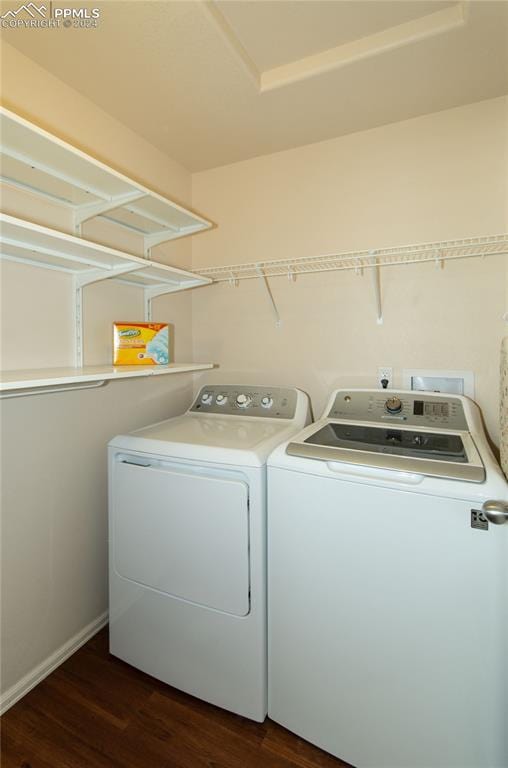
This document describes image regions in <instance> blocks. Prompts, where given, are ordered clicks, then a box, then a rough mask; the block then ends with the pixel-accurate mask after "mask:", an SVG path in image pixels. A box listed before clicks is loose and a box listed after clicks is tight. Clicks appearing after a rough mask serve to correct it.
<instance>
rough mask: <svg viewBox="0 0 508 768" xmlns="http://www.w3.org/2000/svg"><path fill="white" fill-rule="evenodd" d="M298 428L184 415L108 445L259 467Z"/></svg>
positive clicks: (266, 420)
mask: <svg viewBox="0 0 508 768" xmlns="http://www.w3.org/2000/svg"><path fill="white" fill-rule="evenodd" d="M301 426H302V425H301V424H295V423H294V422H291V421H290V422H289V423H288V421H285V422H283V421H280V420H279V421H276V420H273V421H271V420H268V419H257V418H250V419H249V418H240V417H238V416H235V417H224V418H221V417H220V416H209V417H207V416H205V415H203V414H199V415H197V414H193V413H186V414H184V415H183V416H178V417H176V418H173V419H168V420H167V421H161V422H158V423H157V424H152V425H150V426H149V427H144V428H143V429H138V430H137V431H136V432H131V433H130V434H128V435H118V436H117V437H115V438H113V440H112V441H111V443H110V445H111V446H114V447H116V448H121V449H124V450H125V449H128V450H131V451H138V452H142V453H151V454H156V455H161V456H172V457H179V458H185V459H190V460H196V461H210V462H216V463H224V464H240V465H243V466H256V467H259V466H263V465H264V464H265V463H266V459H267V457H268V455H269V454H270V453H271V452H272V451H273V449H274V448H275V447H276V446H277V445H279V443H281V442H283V441H284V440H288V439H289V438H290V437H291V436H292V435H293V434H294V433H295V432H297V431H298V429H300V428H301Z"/></svg>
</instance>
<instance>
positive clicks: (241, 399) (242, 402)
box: [235, 392, 252, 408]
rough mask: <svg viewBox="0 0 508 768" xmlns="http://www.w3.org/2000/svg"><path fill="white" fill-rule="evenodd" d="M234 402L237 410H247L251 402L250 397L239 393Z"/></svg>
mask: <svg viewBox="0 0 508 768" xmlns="http://www.w3.org/2000/svg"><path fill="white" fill-rule="evenodd" d="M235 402H236V404H237V406H238V407H239V408H248V406H249V405H250V404H251V402H252V397H251V396H250V395H244V394H243V392H241V393H240V394H239V395H237V396H236V401H235Z"/></svg>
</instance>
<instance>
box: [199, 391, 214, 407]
mask: <svg viewBox="0 0 508 768" xmlns="http://www.w3.org/2000/svg"><path fill="white" fill-rule="evenodd" d="M212 400H213V395H212V393H211V392H203V394H202V395H201V402H202V403H203V405H211V404H212Z"/></svg>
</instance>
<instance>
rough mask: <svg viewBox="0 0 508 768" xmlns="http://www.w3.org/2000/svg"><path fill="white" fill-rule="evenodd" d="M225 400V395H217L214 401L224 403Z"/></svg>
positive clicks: (219, 403)
mask: <svg viewBox="0 0 508 768" xmlns="http://www.w3.org/2000/svg"><path fill="white" fill-rule="evenodd" d="M227 401H228V398H227V395H217V397H216V398H215V402H216V403H217V405H226V403H227Z"/></svg>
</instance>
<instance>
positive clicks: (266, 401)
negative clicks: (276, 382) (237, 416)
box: [261, 395, 273, 408]
mask: <svg viewBox="0 0 508 768" xmlns="http://www.w3.org/2000/svg"><path fill="white" fill-rule="evenodd" d="M261 405H262V406H263V408H271V407H272V405H273V398H272V397H270V395H264V397H262V398H261Z"/></svg>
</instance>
